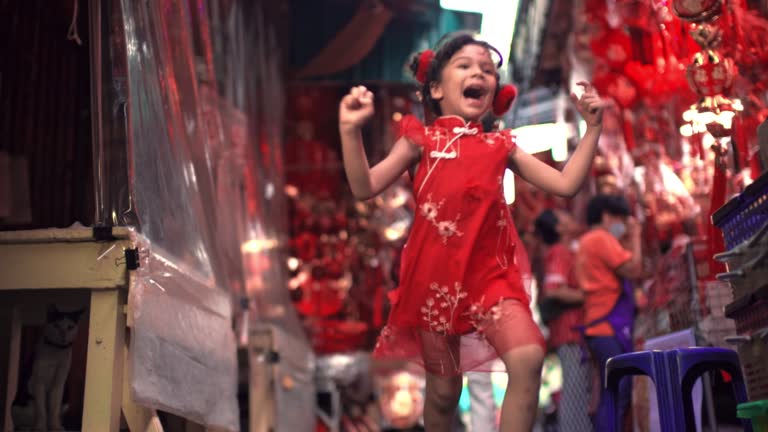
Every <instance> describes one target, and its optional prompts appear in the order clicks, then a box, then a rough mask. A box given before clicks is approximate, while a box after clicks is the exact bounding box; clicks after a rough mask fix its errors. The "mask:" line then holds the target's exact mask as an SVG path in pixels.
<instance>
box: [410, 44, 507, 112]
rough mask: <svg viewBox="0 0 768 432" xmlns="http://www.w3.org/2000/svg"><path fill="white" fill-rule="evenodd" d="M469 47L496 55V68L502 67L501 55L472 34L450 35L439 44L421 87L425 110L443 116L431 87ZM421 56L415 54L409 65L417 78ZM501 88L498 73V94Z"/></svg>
mask: <svg viewBox="0 0 768 432" xmlns="http://www.w3.org/2000/svg"><path fill="white" fill-rule="evenodd" d="M467 45H478V46H481V47H483V48H485V49H487V50H489V51H491V52H494V53H496V55H498V56H499V61H498V62H497V64H496V68H497V69H498V68H500V67H501V64H502V61H503V58H502V55H501V53H500V52H499V50H497V49H496V48H494V47H493V45H491V44H489V43H488V42H485V41H481V40H477V39H475V37H474V36H473V35H472V34H470V33H467V32H457V33H449V34H447V35H445V36H443V38H442V39H441V40H440V42H438V43H437V48H436V49H435V58H434V59H432V62H431V63H430V64H429V68H428V69H427V75H426V80H424V84H422V86H421V98H422V103H423V104H424V107H425V108H427V109H429V110H430V111H431V112H432V113H433V114H435V115H438V116H441V115H443V112H442V110H441V109H440V101H439V100H435V99H432V92H431V91H430V87H431V85H432V83H435V82H440V78H441V74H442V73H443V69H444V68H445V65H447V64H448V61H450V60H451V57H453V56H454V54H456V53H457V52H459V51H460V50H461V49H462V48H464V47H465V46H467ZM420 55H421V53H417V54H414V55H413V58H411V62H410V64H409V65H408V69H409V70H410V71H411V73H413V75H414V76H416V73H417V71H418V69H419V57H420ZM500 88H501V85H500V84H499V74H498V72H497V73H496V92H497V93H498V91H499V89H500ZM494 96H495V95H494Z"/></svg>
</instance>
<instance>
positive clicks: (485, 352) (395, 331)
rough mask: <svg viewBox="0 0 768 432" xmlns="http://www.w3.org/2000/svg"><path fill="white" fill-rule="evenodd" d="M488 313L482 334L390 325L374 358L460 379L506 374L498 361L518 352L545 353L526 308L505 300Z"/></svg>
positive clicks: (540, 336)
mask: <svg viewBox="0 0 768 432" xmlns="http://www.w3.org/2000/svg"><path fill="white" fill-rule="evenodd" d="M488 312H489V313H488V316H487V317H486V319H485V320H484V321H483V322H482V323H481V330H478V331H475V332H472V333H468V334H465V335H445V334H441V333H435V332H429V331H427V330H424V329H420V328H416V327H398V326H394V325H387V326H386V327H385V328H384V330H382V332H381V335H380V336H379V341H378V343H377V344H376V349H375V351H374V357H376V358H385V359H388V360H407V361H412V362H415V363H418V364H420V365H421V366H423V367H424V369H425V370H427V371H428V372H430V373H433V374H437V375H459V374H462V373H464V372H467V371H480V372H492V371H503V365H500V364H499V363H498V362H495V360H496V359H498V357H499V356H500V355H503V354H504V353H507V352H509V351H512V350H514V349H515V348H519V347H522V346H526V345H538V346H541V347H542V349H546V345H545V341H544V338H543V336H542V334H541V331H540V330H539V328H538V326H537V325H536V323H535V322H534V321H533V318H532V316H531V313H530V309H529V308H528V306H527V305H524V304H522V303H520V302H519V301H517V300H506V301H501V302H500V303H499V305H498V306H496V307H493V308H491V309H490V310H489V311H488Z"/></svg>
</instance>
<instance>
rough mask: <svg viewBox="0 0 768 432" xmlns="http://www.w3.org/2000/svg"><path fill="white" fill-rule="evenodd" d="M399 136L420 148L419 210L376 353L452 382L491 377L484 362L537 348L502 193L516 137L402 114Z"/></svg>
mask: <svg viewBox="0 0 768 432" xmlns="http://www.w3.org/2000/svg"><path fill="white" fill-rule="evenodd" d="M400 135H401V136H404V137H405V138H407V139H408V140H409V141H411V142H412V143H414V144H416V145H418V146H420V147H421V148H422V153H421V160H420V162H419V166H418V168H417V170H416V173H415V176H414V179H413V187H414V196H415V197H416V205H417V208H416V214H415V216H414V221H413V225H412V227H411V232H410V235H409V238H408V243H407V244H406V246H405V247H404V249H403V253H402V263H401V269H400V286H399V287H398V288H397V290H395V291H393V292H392V293H391V295H390V300H391V302H392V310H391V312H390V315H389V320H388V323H387V325H386V326H385V327H384V329H382V332H381V335H380V336H379V340H378V342H377V344H376V348H375V351H374V356H375V357H377V358H380V359H393V360H394V359H398V360H412V361H416V362H418V363H420V364H422V365H423V366H424V367H425V368H426V369H427V370H428V371H430V372H432V373H435V374H440V375H456V374H460V373H463V372H466V371H469V370H475V371H490V370H492V369H493V364H492V363H493V362H492V360H494V359H496V358H497V357H498V356H499V355H500V354H504V353H506V352H508V351H510V350H512V349H514V348H517V347H520V346H524V345H530V344H537V345H540V346H542V347H544V340H543V338H542V336H541V332H540V331H539V329H538V327H537V326H536V324H535V323H534V321H533V318H532V316H531V312H530V308H529V306H528V303H529V295H528V293H527V292H526V288H525V284H524V280H523V279H524V278H523V275H524V274H525V275H528V274H529V273H528V272H527V266H528V264H527V259H524V249H523V246H522V245H521V244H519V243H520V242H519V239H518V236H517V232H516V230H515V227H514V226H513V223H512V218H511V215H510V213H509V208H508V207H507V205H506V203H505V201H504V194H503V188H502V178H503V176H504V170H505V168H506V167H507V161H508V158H509V155H510V153H511V152H512V151H515V149H516V145H515V137H514V136H513V135H512V134H511V133H510V132H509V131H502V132H493V133H483V132H482V126H481V125H480V124H479V123H465V122H464V120H463V119H461V118H459V117H454V116H447V117H440V118H438V119H437V120H436V121H435V123H434V125H432V126H428V127H425V126H424V125H423V124H421V123H420V122H419V121H418V120H417V119H416V118H415V117H413V116H406V117H405V118H403V120H402V122H401V133H400ZM521 269H522V271H521Z"/></svg>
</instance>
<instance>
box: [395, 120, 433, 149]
mask: <svg viewBox="0 0 768 432" xmlns="http://www.w3.org/2000/svg"><path fill="white" fill-rule="evenodd" d="M396 137H397V139H400V138H406V139H407V140H408V141H410V142H412V143H414V144H416V145H418V146H423V145H424V142H425V141H426V128H425V127H424V123H422V122H421V120H419V119H418V118H416V116H414V115H412V114H408V115H406V116H404V117H403V118H402V120H400V122H399V123H398V125H397V133H396Z"/></svg>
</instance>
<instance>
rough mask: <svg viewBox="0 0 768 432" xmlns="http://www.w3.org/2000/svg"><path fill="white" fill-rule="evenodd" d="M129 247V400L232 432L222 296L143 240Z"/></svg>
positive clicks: (232, 372) (232, 378) (230, 358)
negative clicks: (134, 258)
mask: <svg viewBox="0 0 768 432" xmlns="http://www.w3.org/2000/svg"><path fill="white" fill-rule="evenodd" d="M137 243H138V245H139V256H140V257H141V263H140V266H139V268H138V269H137V270H136V271H135V272H134V276H135V277H134V278H132V280H131V287H130V290H129V308H130V310H131V316H132V319H133V327H132V332H131V340H130V347H131V350H130V353H131V363H130V364H131V374H132V375H131V377H132V379H131V394H132V395H133V396H134V398H135V400H136V401H137V402H138V403H140V404H142V405H145V406H151V407H154V408H158V409H161V410H164V411H168V412H172V413H175V414H178V415H180V416H182V417H184V418H186V419H189V420H192V421H195V422H197V423H200V424H204V425H207V426H214V427H218V428H224V429H227V430H239V418H238V417H239V415H238V409H237V399H236V395H235V389H236V388H237V361H236V358H235V355H234V354H235V351H236V346H235V338H234V334H233V333H232V330H231V326H232V324H231V323H232V321H231V305H230V300H229V296H227V295H226V294H225V293H223V292H222V291H220V290H217V289H216V288H215V287H214V286H212V284H211V280H210V278H208V277H207V276H206V275H205V274H202V273H199V272H196V271H195V270H194V269H190V268H188V267H179V266H178V265H176V264H175V263H174V260H173V258H171V257H169V256H168V255H166V252H165V251H163V250H161V249H160V248H158V247H155V246H154V245H152V244H151V243H149V242H147V241H146V239H142V238H139V239H137Z"/></svg>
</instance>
